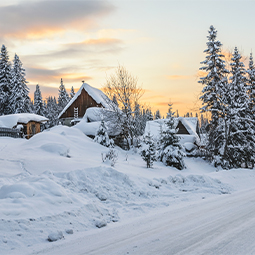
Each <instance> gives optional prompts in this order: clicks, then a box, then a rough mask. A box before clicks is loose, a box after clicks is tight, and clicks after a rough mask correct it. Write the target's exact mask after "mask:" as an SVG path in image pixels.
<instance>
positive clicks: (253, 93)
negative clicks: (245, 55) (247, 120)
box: [247, 53, 255, 120]
mask: <svg viewBox="0 0 255 255" xmlns="http://www.w3.org/2000/svg"><path fill="white" fill-rule="evenodd" d="M247 74H248V80H247V83H248V95H249V101H250V108H251V110H252V114H253V119H254V120H255V67H254V63H253V56H252V53H251V54H250V59H249V68H248V70H247Z"/></svg>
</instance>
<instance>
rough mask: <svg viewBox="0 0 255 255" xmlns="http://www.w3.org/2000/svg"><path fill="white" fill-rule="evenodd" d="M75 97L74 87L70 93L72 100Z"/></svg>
mask: <svg viewBox="0 0 255 255" xmlns="http://www.w3.org/2000/svg"><path fill="white" fill-rule="evenodd" d="M74 95H75V92H74V88H73V86H72V87H71V92H70V99H72V98H73V97H74Z"/></svg>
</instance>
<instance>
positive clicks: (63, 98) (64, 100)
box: [58, 78, 70, 112]
mask: <svg viewBox="0 0 255 255" xmlns="http://www.w3.org/2000/svg"><path fill="white" fill-rule="evenodd" d="M69 101H70V98H69V96H68V93H67V92H66V88H65V85H64V84H63V79H62V78H61V81H60V86H59V90H58V108H59V112H61V111H62V110H63V109H64V108H65V106H66V105H67V104H68V102H69Z"/></svg>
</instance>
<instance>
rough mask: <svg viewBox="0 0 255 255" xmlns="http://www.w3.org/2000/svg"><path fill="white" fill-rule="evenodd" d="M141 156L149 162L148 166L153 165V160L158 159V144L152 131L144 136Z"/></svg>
mask: <svg viewBox="0 0 255 255" xmlns="http://www.w3.org/2000/svg"><path fill="white" fill-rule="evenodd" d="M141 156H142V158H143V160H144V161H145V162H146V164H147V168H150V167H152V166H153V162H154V161H156V146H155V143H154V141H153V139H152V135H151V134H150V132H149V133H148V134H147V135H145V137H144V145H143V150H142V151H141Z"/></svg>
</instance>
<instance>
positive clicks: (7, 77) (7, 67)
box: [0, 45, 13, 115]
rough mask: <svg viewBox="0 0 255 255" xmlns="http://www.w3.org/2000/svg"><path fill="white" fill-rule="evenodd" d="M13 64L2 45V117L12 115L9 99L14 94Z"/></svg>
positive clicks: (0, 80) (0, 94)
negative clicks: (12, 81) (12, 80)
mask: <svg viewBox="0 0 255 255" xmlns="http://www.w3.org/2000/svg"><path fill="white" fill-rule="evenodd" d="M11 79H12V75H11V63H10V62H9V55H8V51H7V49H6V47H5V46H4V45H2V48H1V54H0V115H2V114H11V113H12V112H13V110H12V109H11V107H10V104H9V99H10V96H11V93H12V83H11Z"/></svg>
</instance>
